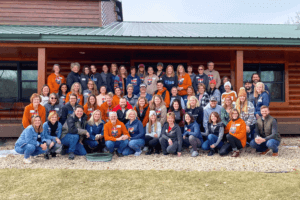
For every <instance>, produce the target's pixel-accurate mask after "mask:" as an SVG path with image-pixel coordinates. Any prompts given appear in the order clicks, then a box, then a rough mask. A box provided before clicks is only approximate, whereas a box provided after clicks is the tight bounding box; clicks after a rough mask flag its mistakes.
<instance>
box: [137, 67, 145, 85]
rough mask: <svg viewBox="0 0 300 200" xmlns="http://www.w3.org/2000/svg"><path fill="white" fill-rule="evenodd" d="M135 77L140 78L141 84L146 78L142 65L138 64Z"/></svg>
mask: <svg viewBox="0 0 300 200" xmlns="http://www.w3.org/2000/svg"><path fill="white" fill-rule="evenodd" d="M136 75H138V77H140V79H141V83H143V82H144V81H145V77H146V76H147V73H146V70H145V65H144V64H139V66H138V72H137V74H136Z"/></svg>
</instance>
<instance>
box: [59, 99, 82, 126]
mask: <svg viewBox="0 0 300 200" xmlns="http://www.w3.org/2000/svg"><path fill="white" fill-rule="evenodd" d="M77 105H78V104H77V95H76V94H74V93H72V94H70V99H69V102H68V103H66V105H64V106H63V107H62V112H61V118H59V122H60V123H61V124H62V125H64V123H65V122H66V120H67V118H68V116H69V115H71V114H73V112H74V110H75V107H76V106H77Z"/></svg>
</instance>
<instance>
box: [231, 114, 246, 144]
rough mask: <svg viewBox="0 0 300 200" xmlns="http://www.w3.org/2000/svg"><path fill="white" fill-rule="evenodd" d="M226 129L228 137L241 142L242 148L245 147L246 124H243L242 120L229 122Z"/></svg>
mask: <svg viewBox="0 0 300 200" xmlns="http://www.w3.org/2000/svg"><path fill="white" fill-rule="evenodd" d="M226 129H228V130H229V134H230V135H232V136H234V137H235V138H237V139H239V140H240V141H241V144H242V146H243V147H245V146H246V141H247V133H246V123H245V122H244V120H242V119H241V118H238V119H237V120H235V121H233V120H231V121H230V122H229V123H228V124H227V126H226Z"/></svg>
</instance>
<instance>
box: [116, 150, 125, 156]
mask: <svg viewBox="0 0 300 200" xmlns="http://www.w3.org/2000/svg"><path fill="white" fill-rule="evenodd" d="M116 154H117V156H118V157H123V156H124V155H123V154H121V153H119V152H118V151H116Z"/></svg>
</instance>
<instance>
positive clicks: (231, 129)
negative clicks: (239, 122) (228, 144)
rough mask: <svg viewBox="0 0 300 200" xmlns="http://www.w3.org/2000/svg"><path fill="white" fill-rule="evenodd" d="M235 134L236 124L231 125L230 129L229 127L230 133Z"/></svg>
mask: <svg viewBox="0 0 300 200" xmlns="http://www.w3.org/2000/svg"><path fill="white" fill-rule="evenodd" d="M235 132H236V124H234V123H233V124H231V127H230V133H235Z"/></svg>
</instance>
